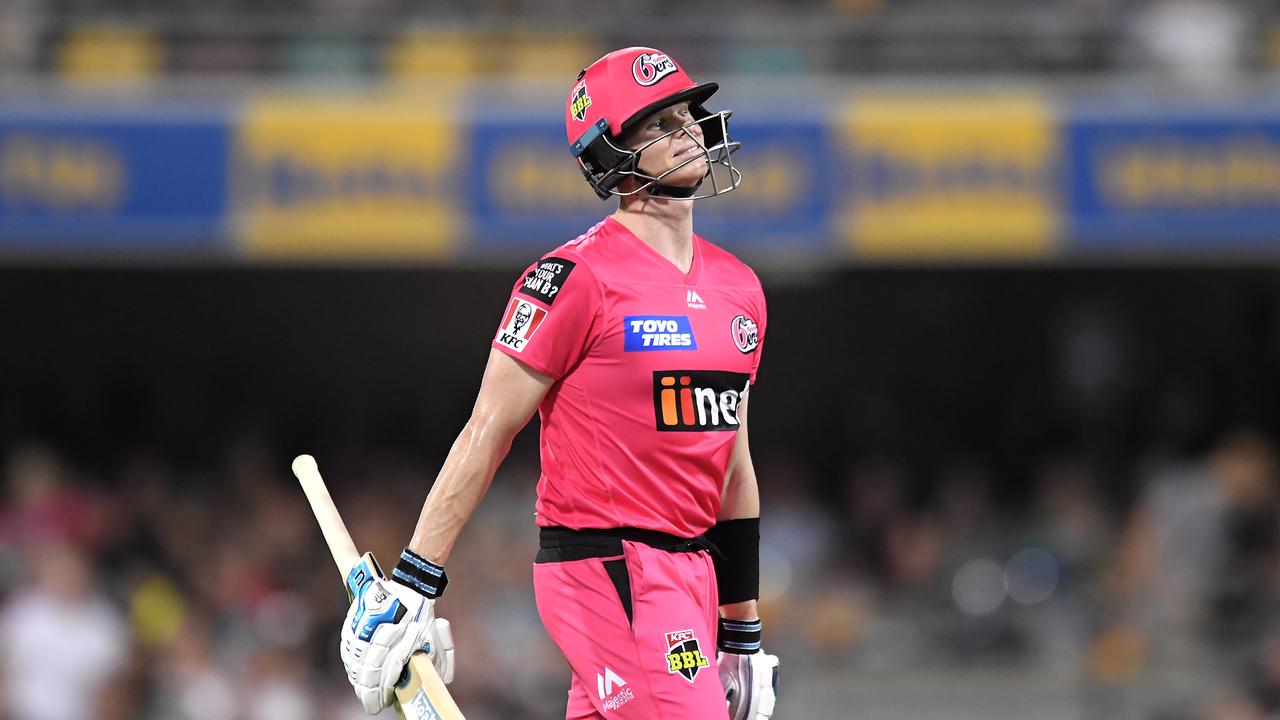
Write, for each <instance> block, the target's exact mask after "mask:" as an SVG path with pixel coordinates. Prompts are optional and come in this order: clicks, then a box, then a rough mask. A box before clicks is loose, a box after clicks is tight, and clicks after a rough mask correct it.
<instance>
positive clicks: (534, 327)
mask: <svg viewBox="0 0 1280 720" xmlns="http://www.w3.org/2000/svg"><path fill="white" fill-rule="evenodd" d="M546 317H547V311H546V309H544V308H540V307H538V306H537V305H534V304H533V303H531V302H529V301H528V300H521V299H520V298H511V302H510V303H508V304H507V312H506V314H505V315H503V316H502V327H500V328H498V337H497V338H496V339H497V341H498V344H499V345H505V346H506V347H509V348H511V349H512V350H515V351H516V352H524V348H525V345H527V344H528V342H529V339H530V338H532V337H533V334H534V333H535V332H537V331H538V327H539V326H540V325H542V321H543V320H545V319H546Z"/></svg>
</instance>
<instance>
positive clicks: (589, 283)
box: [492, 255, 603, 380]
mask: <svg viewBox="0 0 1280 720" xmlns="http://www.w3.org/2000/svg"><path fill="white" fill-rule="evenodd" d="M600 297H601V296H600V288H599V286H598V285H597V282H596V278H595V276H594V275H593V274H592V273H591V270H590V268H588V267H587V266H586V265H584V264H582V263H580V262H576V261H574V260H571V259H568V258H564V257H556V256H553V255H549V256H547V257H544V258H542V259H541V260H539V261H538V262H536V263H534V264H533V265H530V266H529V269H528V270H526V271H525V273H524V275H523V276H522V277H521V278H520V279H519V280H517V281H516V284H515V287H513V288H512V290H511V297H510V298H509V299H508V300H507V305H506V308H505V309H504V310H503V312H502V321H501V323H500V324H499V327H498V332H497V334H496V335H494V338H493V343H492V345H493V347H495V348H497V349H498V350H501V351H502V352H505V353H506V354H508V355H510V356H511V357H513V358H515V359H517V360H519V361H521V362H523V363H525V364H526V365H528V366H530V367H532V368H533V369H534V370H537V371H538V372H540V373H542V374H544V375H547V376H549V377H552V378H555V379H557V380H558V379H560V378H561V377H562V376H564V374H565V373H566V372H568V371H569V369H570V368H572V367H573V366H574V365H576V364H577V363H578V361H579V360H581V359H582V358H583V356H585V355H586V353H587V351H588V350H589V349H590V348H591V345H592V343H593V342H595V340H596V338H597V336H598V335H599V333H600V328H601V320H600V317H601V314H602V312H603V305H602V303H601V299H600Z"/></svg>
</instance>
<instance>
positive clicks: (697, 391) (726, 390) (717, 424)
mask: <svg viewBox="0 0 1280 720" xmlns="http://www.w3.org/2000/svg"><path fill="white" fill-rule="evenodd" d="M748 381H749V376H748V375H746V374H745V373H736V372H724V371H721V370H658V371H655V372H654V373H653V413H654V416H655V420H656V423H657V427H658V430H659V431H660V432H707V431H717V430H737V429H738V425H739V421H738V403H739V402H740V401H741V400H742V396H743V395H745V394H746V391H747V384H748Z"/></svg>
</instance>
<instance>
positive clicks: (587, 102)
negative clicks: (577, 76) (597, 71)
mask: <svg viewBox="0 0 1280 720" xmlns="http://www.w3.org/2000/svg"><path fill="white" fill-rule="evenodd" d="M589 107H591V96H590V95H588V94H587V84H586V83H582V84H581V85H579V86H578V87H576V88H574V89H573V100H571V101H570V102H569V110H570V111H571V112H572V113H573V119H574V120H585V119H586V117H587V108H589Z"/></svg>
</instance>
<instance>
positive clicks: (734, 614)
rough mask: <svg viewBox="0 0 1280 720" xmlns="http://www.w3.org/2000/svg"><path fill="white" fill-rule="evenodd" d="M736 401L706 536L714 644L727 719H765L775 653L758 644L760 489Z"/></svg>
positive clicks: (773, 695) (742, 407) (743, 412)
mask: <svg viewBox="0 0 1280 720" xmlns="http://www.w3.org/2000/svg"><path fill="white" fill-rule="evenodd" d="M749 398H750V395H749V394H748V395H747V396H744V397H743V398H742V401H741V403H740V404H739V405H738V422H739V426H738V431H737V436H736V437H735V438H734V443H733V451H732V454H731V455H730V456H729V466H728V468H727V469H726V470H725V477H724V488H723V490H722V492H721V497H720V512H719V513H717V514H716V524H715V526H714V527H712V529H711V530H710V531H709V532H708V533H707V537H708V538H709V539H710V540H711V541H712V542H713V543H715V544H716V546H717V548H718V549H719V550H720V555H719V556H717V557H716V558H715V566H716V581H717V586H718V587H719V590H720V626H719V629H718V631H717V638H716V645H717V648H718V650H719V652H718V654H717V655H718V657H717V661H718V665H719V668H720V682H721V683H722V684H723V685H724V690H725V699H726V700H727V701H728V703H729V717H730V719H731V720H767V718H769V717H770V716H771V715H773V708H774V704H775V702H776V701H777V692H778V658H777V656H775V655H769V654H766V653H765V652H764V651H763V650H762V649H761V647H762V645H761V637H762V635H763V632H762V626H761V623H760V614H759V611H758V605H759V597H760V488H759V485H758V484H757V482H756V470H755V466H754V465H752V463H751V446H750V441H749V440H748V436H747V405H748V400H749Z"/></svg>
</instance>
